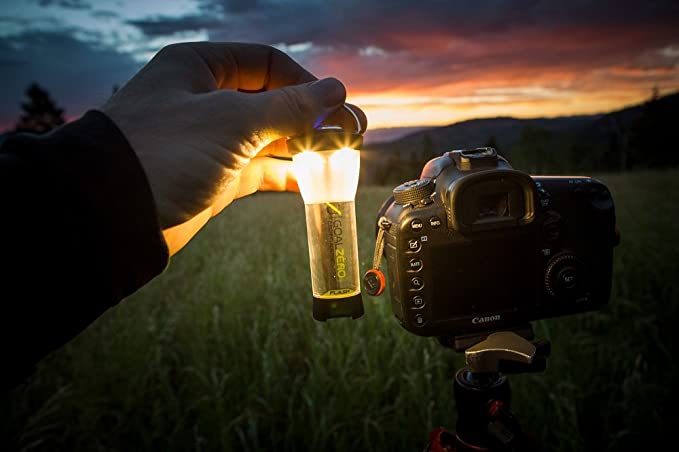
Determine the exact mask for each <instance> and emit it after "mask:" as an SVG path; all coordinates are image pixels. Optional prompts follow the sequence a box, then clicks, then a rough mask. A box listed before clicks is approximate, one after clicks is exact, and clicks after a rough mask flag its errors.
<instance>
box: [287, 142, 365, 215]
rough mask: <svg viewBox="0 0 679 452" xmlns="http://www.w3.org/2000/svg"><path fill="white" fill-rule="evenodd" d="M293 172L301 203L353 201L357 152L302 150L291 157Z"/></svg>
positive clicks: (356, 172) (356, 181) (357, 168)
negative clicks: (301, 199)
mask: <svg viewBox="0 0 679 452" xmlns="http://www.w3.org/2000/svg"><path fill="white" fill-rule="evenodd" d="M292 161H293V171H294V172H295V177H297V184H298V185H299V190H300V192H301V193H302V198H304V203H305V204H316V203H324V202H333V201H353V200H354V198H355V197H356V188H357V187H358V175H359V172H360V165H361V163H360V162H361V157H360V153H359V151H357V150H355V149H350V148H346V147H345V148H342V149H338V150H335V151H320V152H313V151H306V152H301V153H299V154H296V155H294V156H293V158H292Z"/></svg>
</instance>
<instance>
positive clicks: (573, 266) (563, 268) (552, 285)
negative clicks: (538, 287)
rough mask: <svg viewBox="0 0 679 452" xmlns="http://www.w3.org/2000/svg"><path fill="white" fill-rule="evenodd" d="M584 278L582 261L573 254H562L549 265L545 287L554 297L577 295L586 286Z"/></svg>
mask: <svg viewBox="0 0 679 452" xmlns="http://www.w3.org/2000/svg"><path fill="white" fill-rule="evenodd" d="M584 278H585V275H584V268H583V264H582V262H581V261H580V260H579V259H578V258H577V257H575V256H574V255H572V254H569V253H565V254H560V255H558V256H554V258H553V259H552V260H551V261H550V262H549V264H548V265H547V271H546V272H545V289H547V293H549V294H550V295H551V296H553V297H562V296H577V295H578V294H579V293H580V292H581V290H582V288H583V286H584Z"/></svg>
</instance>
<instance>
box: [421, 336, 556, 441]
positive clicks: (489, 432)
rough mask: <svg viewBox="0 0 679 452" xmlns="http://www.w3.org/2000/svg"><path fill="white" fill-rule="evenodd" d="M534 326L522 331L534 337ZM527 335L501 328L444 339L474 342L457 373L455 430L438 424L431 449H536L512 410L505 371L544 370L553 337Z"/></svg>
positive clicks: (511, 372) (457, 342)
mask: <svg viewBox="0 0 679 452" xmlns="http://www.w3.org/2000/svg"><path fill="white" fill-rule="evenodd" d="M529 330H530V334H528V333H526V330H522V331H523V332H524V334H525V335H527V336H530V337H531V338H532V328H529ZM522 336H523V335H519V334H517V333H516V332H509V331H501V332H495V333H492V334H489V335H487V336H485V337H478V336H477V337H474V338H462V339H460V338H452V341H451V340H446V339H447V338H440V339H439V340H440V342H441V344H442V345H444V346H451V345H453V347H454V345H455V344H460V343H465V341H466V343H467V344H469V343H473V345H471V346H469V347H468V348H466V349H465V350H464V354H465V361H466V364H467V365H466V366H465V367H463V368H462V369H460V370H458V371H457V373H456V375H455V382H454V392H455V403H456V407H457V424H456V433H454V434H451V433H449V432H447V431H445V430H444V429H437V430H434V431H433V432H432V433H431V435H430V443H429V446H428V449H427V450H429V451H432V452H444V451H457V452H462V451H477V452H478V451H530V450H535V446H534V445H532V444H531V441H530V440H529V439H528V437H527V436H526V435H525V434H524V432H523V430H522V429H521V425H520V424H519V422H518V421H517V419H516V417H515V416H514V415H513V413H512V412H511V410H510V408H511V389H510V386H509V380H508V378H507V377H506V375H507V374H518V373H529V372H542V371H544V370H545V369H546V367H547V357H548V356H549V354H550V352H551V347H550V344H549V342H548V341H544V340H543V341H536V342H530V341H529V340H527V339H526V338H525V337H522ZM449 344H450V345H449ZM454 348H456V349H458V348H457V347H454ZM458 351H460V350H459V349H458Z"/></svg>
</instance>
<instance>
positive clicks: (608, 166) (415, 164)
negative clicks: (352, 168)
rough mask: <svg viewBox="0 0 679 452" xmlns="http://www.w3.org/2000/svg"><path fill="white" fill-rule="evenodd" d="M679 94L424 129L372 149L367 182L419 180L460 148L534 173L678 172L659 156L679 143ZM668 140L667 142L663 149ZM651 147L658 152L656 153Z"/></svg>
mask: <svg viewBox="0 0 679 452" xmlns="http://www.w3.org/2000/svg"><path fill="white" fill-rule="evenodd" d="M677 117H679V93H675V94H671V95H668V96H665V97H662V98H659V99H652V100H650V101H648V102H645V103H643V104H640V105H634V106H631V107H627V108H624V109H622V110H618V111H614V112H610V113H605V114H596V115H585V116H566V117H556V118H533V119H518V118H512V117H498V118H488V119H473V120H468V121H463V122H459V123H455V124H451V125H448V126H443V127H432V128H428V129H424V130H419V131H416V132H413V133H410V134H407V135H406V136H403V137H401V138H398V139H396V140H392V141H389V142H377V143H375V142H373V143H368V144H367V145H366V146H365V150H364V155H363V157H364V158H363V160H362V165H363V168H362V173H361V180H362V183H367V184H385V183H387V184H389V183H395V182H396V183H397V182H399V181H401V182H402V181H403V180H405V179H408V178H414V177H417V175H418V174H419V169H421V167H422V166H423V165H424V163H426V162H427V161H428V160H429V159H431V158H433V157H435V156H438V155H440V154H442V153H443V152H446V151H449V150H452V149H462V148H471V147H478V146H485V145H492V146H494V147H495V148H497V149H498V151H499V152H500V153H502V154H503V155H505V156H506V157H507V158H509V159H510V161H511V162H512V163H513V164H514V166H515V167H517V168H521V169H525V170H526V171H543V172H544V171H551V172H560V171H569V170H571V171H575V170H580V171H618V170H627V169H634V168H636V167H657V166H663V165H668V164H669V165H676V164H677V163H679V162H674V159H673V158H672V157H668V156H667V155H666V156H664V157H661V158H657V157H658V156H657V155H655V154H658V153H662V152H671V151H666V150H667V149H668V146H671V145H672V144H673V143H677V142H679V140H677V136H676V134H677V131H676V128H675V127H674V126H672V124H671V121H672V118H677ZM663 141H664V143H663ZM651 143H655V145H653V146H651ZM671 153H672V154H678V156H677V157H674V158H678V159H679V153H674V152H671Z"/></svg>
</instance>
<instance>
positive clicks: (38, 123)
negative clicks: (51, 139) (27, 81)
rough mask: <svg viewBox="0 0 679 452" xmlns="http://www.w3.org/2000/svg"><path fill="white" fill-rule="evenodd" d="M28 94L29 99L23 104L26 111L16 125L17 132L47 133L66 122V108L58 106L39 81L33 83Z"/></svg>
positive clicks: (27, 91)
mask: <svg viewBox="0 0 679 452" xmlns="http://www.w3.org/2000/svg"><path fill="white" fill-rule="evenodd" d="M26 96H27V97H28V99H29V100H28V102H24V103H22V104H21V109H22V110H23V111H24V113H23V114H22V115H21V118H20V119H19V122H18V123H17V125H16V128H15V130H16V131H17V132H33V133H45V132H49V131H50V130H52V129H54V128H55V127H58V126H60V125H62V124H63V123H64V122H65V121H64V110H63V109H62V108H58V107H57V106H56V104H55V103H54V101H53V100H52V98H51V97H50V95H49V93H48V92H47V90H45V89H44V88H42V87H41V86H40V85H38V84H37V83H31V85H30V86H29V87H28V88H27V89H26Z"/></svg>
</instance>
